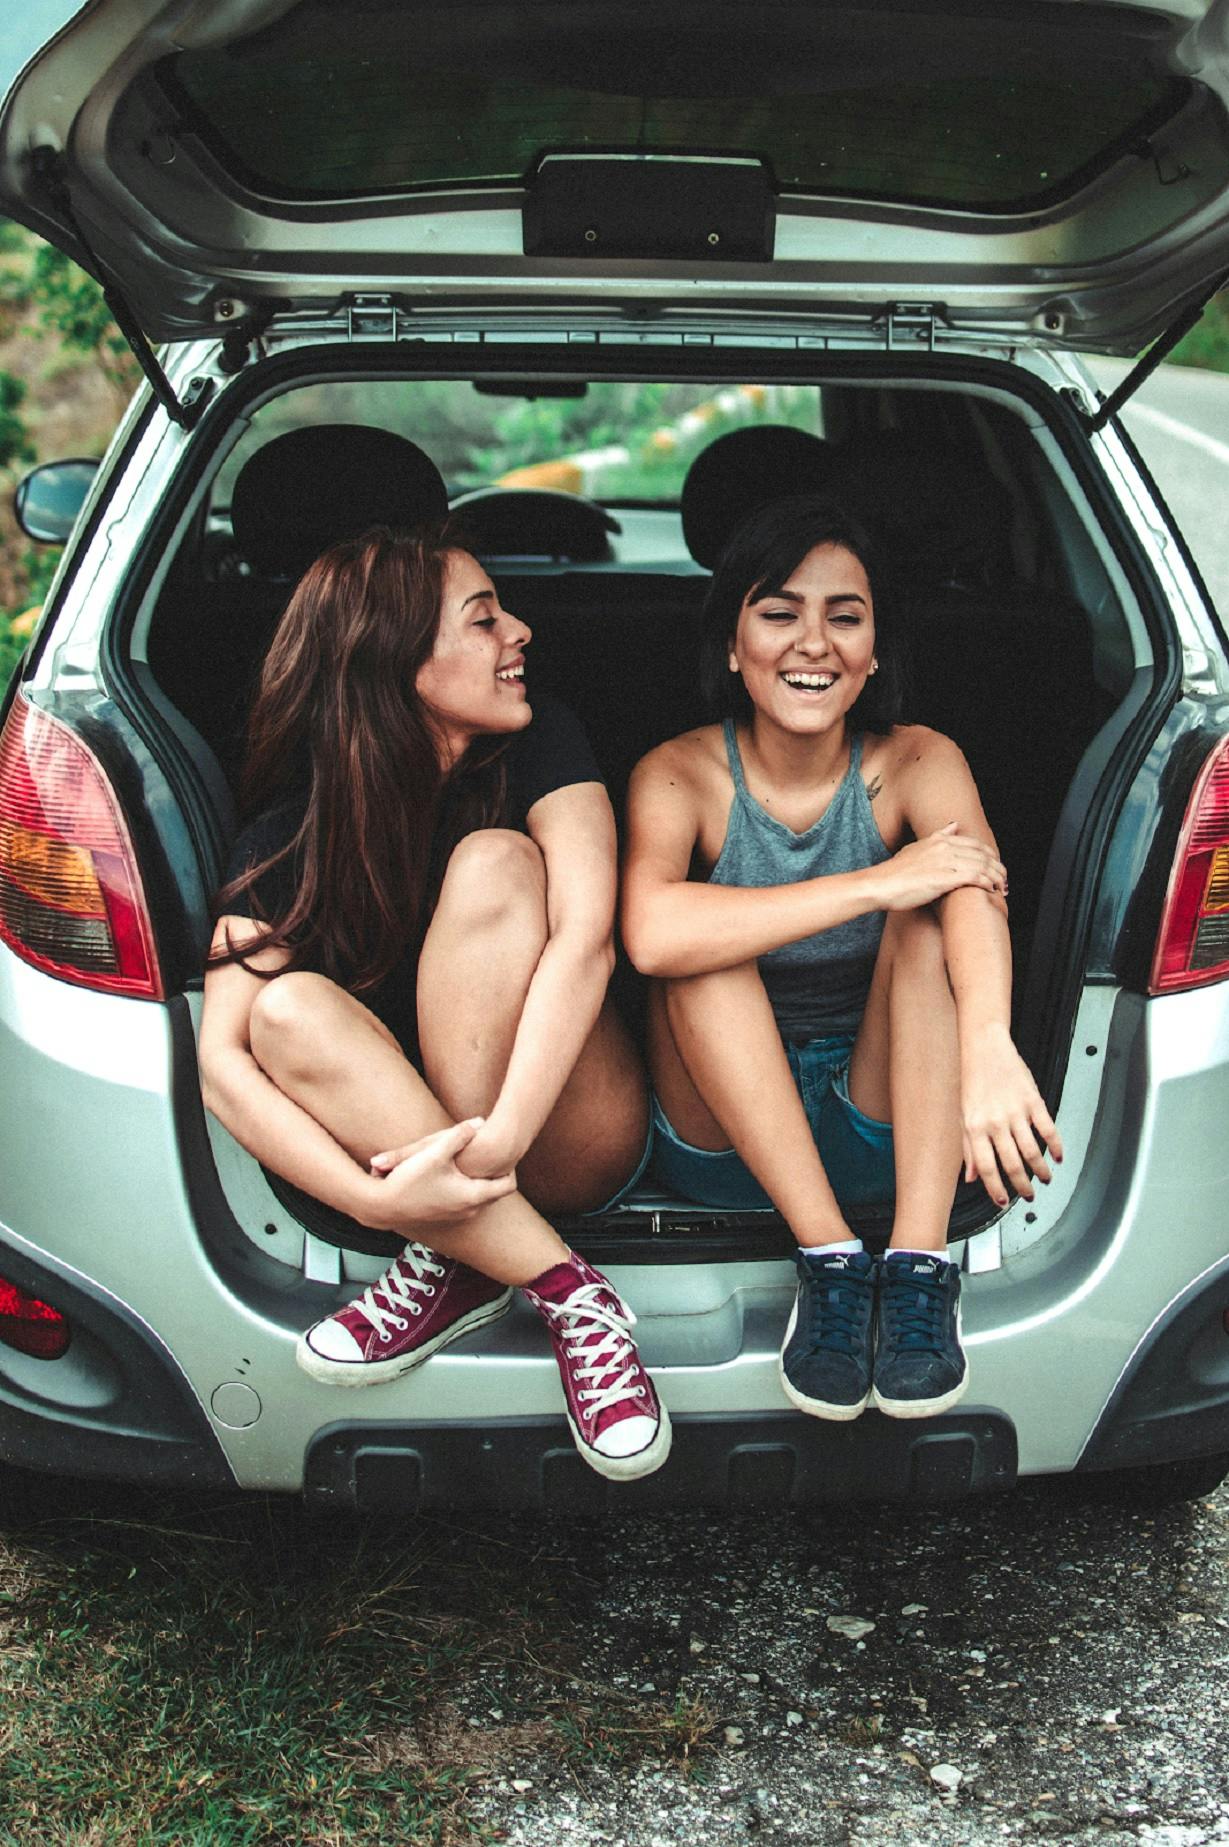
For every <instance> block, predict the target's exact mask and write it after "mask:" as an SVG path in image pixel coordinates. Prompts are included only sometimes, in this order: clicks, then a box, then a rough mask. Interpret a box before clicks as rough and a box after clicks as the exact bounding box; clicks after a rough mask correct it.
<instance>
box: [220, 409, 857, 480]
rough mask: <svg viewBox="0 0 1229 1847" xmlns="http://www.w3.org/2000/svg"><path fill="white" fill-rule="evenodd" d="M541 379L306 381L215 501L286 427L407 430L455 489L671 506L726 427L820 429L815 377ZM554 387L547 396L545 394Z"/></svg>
mask: <svg viewBox="0 0 1229 1847" xmlns="http://www.w3.org/2000/svg"><path fill="white" fill-rule="evenodd" d="M567 390H568V392H569V394H570V395H568V396H563V397H561V396H556V395H555V394H554V391H551V390H550V388H549V386H548V385H547V384H545V383H544V382H543V381H539V384H538V387H536V388H535V385H534V382H533V381H532V380H526V381H525V382H524V383H523V384H522V385H520V386H518V387H517V388H515V389H513V388H512V387H509V388H508V389H507V390H506V391H488V390H483V391H479V390H477V389H476V388H475V386H473V385H472V384H469V383H466V382H465V381H463V380H451V379H449V380H443V379H441V380H439V381H422V382H418V383H411V382H402V381H397V380H392V379H381V380H363V381H355V382H353V383H340V382H339V383H331V384H321V385H312V386H308V387H306V388H305V389H302V390H299V391H294V392H289V393H287V394H286V395H285V396H283V397H279V398H276V399H274V400H273V402H272V403H270V404H268V405H266V406H265V407H264V409H263V410H261V411H260V412H259V413H258V415H257V416H256V418H255V419H254V420H253V423H252V427H251V429H250V430H249V431H248V432H247V434H246V435H245V436H244V438H243V439H242V440H241V442H240V443H239V444H238V446H237V448H236V449H235V450H233V451H232V452H231V454H230V456H229V457H228V458H227V461H226V463H225V464H224V466H223V468H222V470H221V472H220V474H219V476H218V479H217V482H216V484H215V487H214V493H213V504H214V506H215V507H224V506H228V505H229V503H230V490H231V485H232V483H233V481H234V479H235V476H236V475H237V474H238V472H239V470H240V468H241V467H242V466H243V464H244V462H245V461H246V460H247V459H248V457H249V455H251V454H252V453H253V452H254V451H255V450H256V449H259V448H261V447H263V445H264V444H265V443H266V442H269V441H271V440H272V438H273V437H275V436H280V435H282V434H283V433H284V432H285V431H287V430H295V429H302V428H304V427H306V426H308V425H312V424H319V423H361V424H367V425H371V426H374V427H376V428H378V429H385V430H392V431H394V433H395V434H396V435H398V436H408V437H409V438H410V440H411V441H413V442H416V443H418V444H419V445H420V446H421V447H422V448H424V449H425V450H426V451H427V452H428V454H429V455H430V457H431V459H432V461H433V462H434V463H435V465H436V467H437V468H438V469H439V470H440V473H441V474H442V475H443V477H444V480H445V482H446V483H447V486H448V492H449V495H450V496H455V495H457V494H461V493H465V492H466V491H467V490H469V489H472V488H478V487H494V486H503V487H545V488H553V489H556V490H559V491H562V492H563V493H569V494H583V495H585V496H587V497H589V498H591V499H594V500H602V501H606V502H610V503H613V504H615V505H620V504H621V505H628V504H636V503H640V504H648V505H657V506H662V505H665V506H669V505H672V504H674V503H676V502H677V501H678V497H679V493H680V491H681V489H682V485H683V481H684V478H685V476H686V474H687V470H688V469H689V468H690V466H691V464H692V462H693V461H694V460H695V458H696V456H697V455H698V454H699V453H700V451H701V449H705V448H707V447H708V445H709V443H711V442H713V441H715V440H716V438H717V437H718V436H723V435H725V434H726V432H727V431H729V430H736V429H743V428H745V427H747V426H748V425H751V424H783V423H785V424H790V425H792V427H793V428H795V429H800V430H806V431H808V432H809V433H810V434H811V435H813V436H821V435H822V434H823V422H822V413H821V408H820V394H819V390H818V387H816V386H815V385H756V384H739V385H728V386H716V387H714V386H712V385H687V384H665V383H659V382H656V381H654V382H644V383H639V384H633V383H622V382H620V383H615V382H613V381H610V380H606V379H599V380H594V381H592V382H590V383H588V384H585V383H584V382H577V383H576V384H574V385H569V386H568V387H567ZM548 391H549V395H547V393H548Z"/></svg>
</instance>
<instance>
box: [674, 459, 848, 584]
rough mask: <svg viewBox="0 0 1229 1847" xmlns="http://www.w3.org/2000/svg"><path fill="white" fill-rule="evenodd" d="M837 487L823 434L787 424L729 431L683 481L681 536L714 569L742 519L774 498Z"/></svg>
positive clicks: (697, 558)
mask: <svg viewBox="0 0 1229 1847" xmlns="http://www.w3.org/2000/svg"><path fill="white" fill-rule="evenodd" d="M838 487H839V480H838V479H837V477H836V463H835V460H834V456H833V451H832V449H831V448H830V446H829V445H828V444H827V443H826V442H824V441H823V439H822V437H819V436H809V435H808V434H807V432H806V431H805V430H795V429H792V428H791V427H790V425H789V424H785V423H768V424H764V423H760V424H755V425H753V426H751V427H750V428H748V429H745V430H730V431H729V432H728V433H727V434H726V435H725V436H719V437H718V438H717V440H716V442H712V443H710V444H709V445H708V448H707V449H702V450H701V451H700V453H699V455H698V456H697V457H696V459H695V461H694V462H693V463H692V464H691V467H690V469H689V470H688V472H687V479H686V480H685V481H684V483H683V493H682V499H681V505H680V511H681V513H682V516H683V537H684V538H685V539H686V541H687V549H688V551H689V552H690V553H691V555H692V557H693V558H694V559H695V561H696V563H697V564H702V565H704V566H705V567H706V568H707V569H708V570H710V571H711V570H712V569H713V567H714V565H715V564H716V563H717V560H718V558H720V556H721V554H722V552H723V551H724V550H725V548H726V546H727V544H728V543H729V541H730V539H731V537H732V536H733V534H734V533H735V532H737V530H738V528H739V527H740V526H741V525H742V523H743V521H744V520H745V519H747V518H748V517H749V516H750V515H751V514H752V513H754V512H756V511H757V509H758V508H760V507H766V506H769V505H771V503H772V502H773V501H774V500H789V499H792V498H793V497H794V496H795V495H798V494H828V493H833V492H835V491H836V489H837V488H838Z"/></svg>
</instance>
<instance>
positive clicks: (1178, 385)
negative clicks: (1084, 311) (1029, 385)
mask: <svg viewBox="0 0 1229 1847" xmlns="http://www.w3.org/2000/svg"><path fill="white" fill-rule="evenodd" d="M1091 370H1092V372H1093V375H1094V376H1095V377H1096V379H1097V382H1098V383H1099V384H1101V385H1102V387H1103V389H1105V390H1106V391H1109V390H1112V389H1113V387H1114V386H1115V385H1116V384H1117V383H1118V381H1119V379H1120V378H1122V376H1123V374H1124V373H1125V372H1126V371H1127V370H1128V367H1127V364H1126V362H1125V361H1124V360H1117V359H1099V360H1096V361H1094V362H1093V365H1092V367H1091ZM1123 422H1124V423H1125V425H1126V427H1127V429H1128V430H1129V431H1130V433H1131V436H1132V438H1133V440H1134V442H1135V443H1136V445H1137V447H1138V448H1139V451H1140V453H1141V455H1142V456H1143V458H1144V461H1145V462H1146V463H1147V465H1148V468H1149V470H1150V472H1151V474H1152V476H1153V479H1154V480H1155V481H1156V484H1157V486H1158V487H1159V488H1160V490H1161V494H1162V496H1163V497H1164V499H1165V501H1166V503H1167V504H1168V506H1169V510H1170V512H1171V513H1172V514H1173V517H1174V520H1175V522H1176V523H1177V526H1178V528H1179V530H1180V531H1181V532H1182V533H1183V535H1184V537H1185V538H1186V542H1187V544H1188V545H1189V546H1190V549H1191V551H1192V553H1193V554H1194V558H1195V562H1196V564H1197V565H1198V566H1199V569H1200V571H1201V572H1202V574H1203V577H1204V581H1205V583H1206V585H1207V588H1208V591H1209V594H1210V596H1211V599H1212V602H1213V603H1214V605H1215V606H1216V608H1217V609H1218V610H1219V611H1220V612H1221V614H1222V615H1224V616H1225V617H1226V618H1229V376H1225V375H1222V374H1219V373H1213V372H1201V371H1197V370H1195V369H1194V368H1193V367H1190V366H1161V367H1160V368H1159V369H1158V370H1157V371H1156V372H1155V373H1153V375H1152V377H1151V378H1150V379H1149V380H1148V381H1147V382H1146V384H1144V385H1143V386H1141V388H1140V390H1139V392H1138V393H1137V394H1136V396H1135V397H1133V398H1132V399H1131V400H1130V401H1129V403H1128V404H1127V408H1126V410H1125V412H1124V413H1123Z"/></svg>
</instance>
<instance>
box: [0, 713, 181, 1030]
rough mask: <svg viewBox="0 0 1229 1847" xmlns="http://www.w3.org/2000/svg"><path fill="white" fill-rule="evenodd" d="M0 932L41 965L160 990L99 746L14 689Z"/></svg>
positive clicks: (140, 990)
mask: <svg viewBox="0 0 1229 1847" xmlns="http://www.w3.org/2000/svg"><path fill="white" fill-rule="evenodd" d="M0 941H3V942H5V943H7V944H8V945H9V947H10V949H12V950H14V951H15V952H16V953H17V955H19V956H21V957H23V958H24V960H25V961H27V962H32V963H33V964H34V966H35V968H41V969H45V970H46V971H47V973H48V974H50V975H59V976H60V977H62V979H63V980H65V981H75V982H79V983H80V984H81V985H82V986H83V987H87V988H102V989H104V990H105V991H106V992H107V993H109V994H131V995H137V996H140V997H142V998H144V999H147V1000H160V999H161V998H162V991H163V990H162V977H161V975H160V973H159V970H158V960H157V956H156V953H155V950H154V935H153V930H152V928H151V925H150V921H149V912H148V910H147V909H146V904H145V894H144V892H143V890H142V888H141V875H140V871H139V869H138V866H137V860H136V855H135V853H134V852H133V850H132V841H131V839H130V837H129V834H128V828H127V824H126V822H125V820H124V817H123V815H122V814H121V812H120V809H119V805H118V804H117V802H116V800H115V796H114V794H113V793H112V790H111V786H110V784H109V783H108V781H107V779H106V777H105V776H104V774H103V772H102V770H101V768H100V767H99V764H98V762H97V759H96V758H95V757H94V754H93V752H92V751H90V750H89V749H88V747H87V746H86V745H85V744H83V743H82V741H81V739H80V738H79V737H77V736H76V735H75V734H74V733H73V732H72V731H70V730H69V729H68V727H67V726H66V725H63V724H61V723H60V722H59V720H58V719H55V718H51V717H49V716H48V714H47V713H46V712H40V711H39V710H38V709H37V708H36V707H35V706H32V705H28V704H27V703H26V701H25V700H24V699H20V698H18V699H15V700H14V701H13V705H12V709H11V711H10V712H9V716H8V719H7V721H6V723H5V727H4V731H3V733H2V734H0Z"/></svg>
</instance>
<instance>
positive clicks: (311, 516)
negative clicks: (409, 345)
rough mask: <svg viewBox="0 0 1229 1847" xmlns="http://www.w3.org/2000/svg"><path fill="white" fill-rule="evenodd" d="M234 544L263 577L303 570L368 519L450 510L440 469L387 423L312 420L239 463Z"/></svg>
mask: <svg viewBox="0 0 1229 1847" xmlns="http://www.w3.org/2000/svg"><path fill="white" fill-rule="evenodd" d="M230 511H231V524H232V528H233V530H234V534H235V543H236V545H237V546H238V548H239V550H240V552H241V553H242V555H243V557H244V558H245V559H246V560H247V562H248V563H249V564H250V565H251V567H252V569H253V570H254V571H255V572H257V574H258V575H259V576H261V577H289V578H297V577H301V576H302V575H303V573H304V571H305V570H306V569H307V567H308V565H309V564H311V562H312V560H313V559H315V558H318V557H319V556H320V553H321V552H322V551H325V550H327V548H328V547H329V546H330V545H337V544H339V543H340V541H341V540H342V539H352V538H354V537H356V535H357V534H358V533H360V532H365V531H366V530H367V528H368V526H394V527H401V528H404V527H407V526H420V525H423V524H425V523H427V522H429V521H432V520H442V519H443V518H444V517H445V515H446V514H447V512H448V493H447V489H446V488H445V486H444V479H443V476H442V475H441V474H440V471H439V469H438V468H437V467H436V466H435V463H434V462H433V461H432V460H431V458H430V457H429V456H428V455H425V454H424V453H423V451H422V450H421V449H420V448H419V447H418V446H417V444H416V443H412V442H409V441H407V440H406V438H405V437H404V436H395V435H394V434H393V432H392V431H391V430H374V429H369V428H367V427H366V426H365V425H363V424H353V423H329V424H317V425H315V426H314V427H313V428H311V429H304V430H288V431H287V432H286V434H285V435H284V436H275V437H274V438H273V440H272V442H267V443H266V444H265V446H264V448H263V449H258V450H257V451H256V453H255V455H254V456H252V457H251V459H250V460H249V461H247V462H245V463H244V465H243V467H242V468H241V469H240V471H239V474H238V477H237V479H236V481H235V487H234V492H233V494H232V497H231V509H230Z"/></svg>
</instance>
